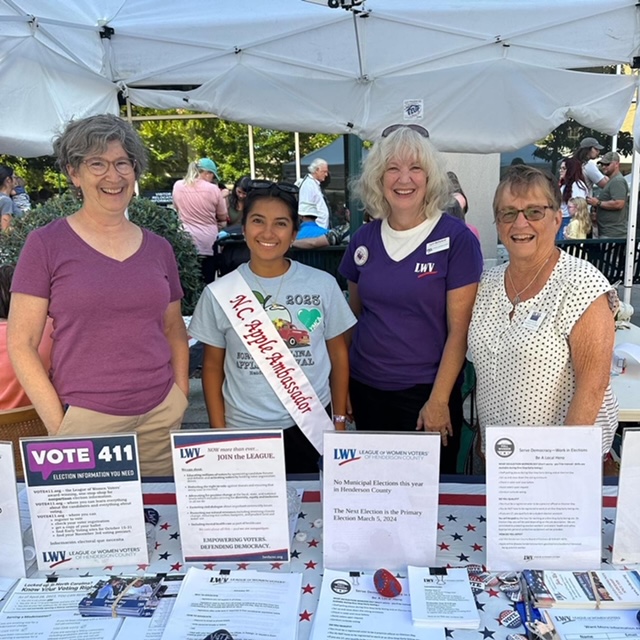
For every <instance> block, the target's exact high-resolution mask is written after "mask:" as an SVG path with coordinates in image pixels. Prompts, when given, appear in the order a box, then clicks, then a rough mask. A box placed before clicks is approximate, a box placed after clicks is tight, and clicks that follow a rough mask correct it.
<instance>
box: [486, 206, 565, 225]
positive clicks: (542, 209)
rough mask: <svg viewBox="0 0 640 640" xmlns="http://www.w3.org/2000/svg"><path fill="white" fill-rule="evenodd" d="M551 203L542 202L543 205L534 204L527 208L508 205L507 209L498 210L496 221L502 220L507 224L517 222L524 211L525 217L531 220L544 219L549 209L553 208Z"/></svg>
mask: <svg viewBox="0 0 640 640" xmlns="http://www.w3.org/2000/svg"><path fill="white" fill-rule="evenodd" d="M553 208H554V207H552V206H551V205H548V204H541V205H533V206H531V207H527V208H526V209H515V208H514V207H508V208H506V209H499V210H498V211H496V221H497V222H502V223H505V224H510V223H511V222H515V221H516V220H517V218H518V216H519V215H520V214H521V213H522V214H523V215H524V217H525V218H526V219H527V220H529V221H530V222H535V221H536V220H542V218H544V215H545V213H546V211H547V209H553Z"/></svg>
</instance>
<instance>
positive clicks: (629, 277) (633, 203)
mask: <svg viewBox="0 0 640 640" xmlns="http://www.w3.org/2000/svg"><path fill="white" fill-rule="evenodd" d="M634 73H635V75H636V77H637V76H638V70H637V69H634ZM635 104H636V113H635V116H634V126H633V130H634V133H635V131H636V125H635V120H636V119H637V118H638V89H637V88H636V98H635ZM636 144H637V142H636V141H634V145H633V161H632V163H631V193H630V194H629V219H628V220H627V254H626V256H625V261H624V291H623V293H622V301H623V302H625V303H626V304H631V291H632V287H633V272H634V260H635V253H636V251H635V249H636V222H637V220H638V187H639V184H638V178H639V177H640V153H638V151H637V148H636ZM614 151H615V149H614Z"/></svg>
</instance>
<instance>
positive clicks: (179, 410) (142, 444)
mask: <svg viewBox="0 0 640 640" xmlns="http://www.w3.org/2000/svg"><path fill="white" fill-rule="evenodd" d="M188 405H189V401H188V400H187V398H186V397H185V395H184V393H182V391H181V390H180V388H179V387H178V385H176V384H174V385H173V387H172V388H171V391H169V395H168V396H167V397H166V398H165V399H164V400H163V401H162V402H161V403H160V404H159V405H158V406H157V407H155V408H154V409H151V411H149V412H147V413H144V414H142V415H139V416H112V415H109V414H106V413H100V412H99V411H91V410H90V409H82V408H81V407H73V406H71V407H69V408H68V409H67V412H66V413H65V414H64V419H63V420H62V424H61V425H60V429H59V431H58V433H57V434H56V435H57V436H61V437H62V436H89V435H106V434H117V433H136V434H137V436H138V455H139V457H140V473H141V474H142V475H143V476H172V475H173V463H172V461H171V440H170V438H169V431H171V429H173V428H179V427H180V424H181V423H182V417H183V415H184V412H185V411H186V409H187V406H188Z"/></svg>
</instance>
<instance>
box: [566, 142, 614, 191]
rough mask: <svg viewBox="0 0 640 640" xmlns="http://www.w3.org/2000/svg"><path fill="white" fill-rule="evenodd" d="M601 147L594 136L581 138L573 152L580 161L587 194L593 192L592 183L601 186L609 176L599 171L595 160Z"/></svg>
mask: <svg viewBox="0 0 640 640" xmlns="http://www.w3.org/2000/svg"><path fill="white" fill-rule="evenodd" d="M602 149H604V147H603V146H602V145H601V144H600V143H599V142H598V141H597V140H596V139H595V138H583V139H582V140H580V146H579V147H578V148H577V149H576V151H575V153H574V154H573V157H574V158H577V159H578V160H580V162H581V163H582V173H583V174H584V177H585V181H586V183H587V190H588V191H589V195H591V194H592V193H593V185H594V184H595V185H597V186H598V187H600V188H602V187H604V186H605V185H606V184H607V182H608V181H609V178H607V176H605V175H603V174H602V173H601V172H600V169H598V167H597V165H596V162H595V160H596V158H597V157H598V156H599V155H600V151H602Z"/></svg>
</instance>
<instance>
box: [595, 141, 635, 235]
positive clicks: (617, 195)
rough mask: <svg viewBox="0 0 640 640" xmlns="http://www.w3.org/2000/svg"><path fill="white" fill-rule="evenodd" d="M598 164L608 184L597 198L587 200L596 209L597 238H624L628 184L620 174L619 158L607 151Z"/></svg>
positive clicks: (625, 233) (627, 205)
mask: <svg viewBox="0 0 640 640" xmlns="http://www.w3.org/2000/svg"><path fill="white" fill-rule="evenodd" d="M599 164H600V166H601V167H602V171H604V173H605V175H606V176H607V178H608V182H607V184H606V185H605V187H604V189H603V190H602V191H601V192H600V194H599V196H598V197H597V198H596V197H588V198H587V202H588V203H589V204H590V205H591V206H593V207H596V221H597V223H598V237H599V238H626V237H627V217H628V215H629V203H628V200H629V184H628V183H627V181H626V180H625V179H624V176H623V175H622V174H621V173H620V156H619V155H618V154H617V153H616V152H615V151H608V152H607V153H605V154H604V155H603V156H602V160H600V162H599Z"/></svg>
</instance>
